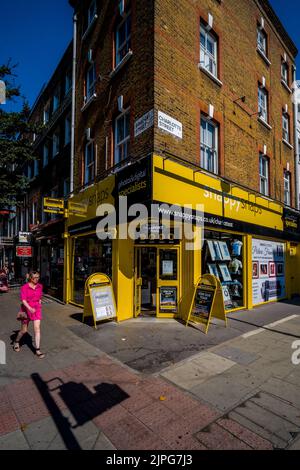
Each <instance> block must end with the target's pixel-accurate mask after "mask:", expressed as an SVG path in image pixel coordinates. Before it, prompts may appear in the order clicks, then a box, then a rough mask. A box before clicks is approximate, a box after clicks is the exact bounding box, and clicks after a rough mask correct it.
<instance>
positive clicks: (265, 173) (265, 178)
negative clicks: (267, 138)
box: [259, 155, 269, 196]
mask: <svg viewBox="0 0 300 470" xmlns="http://www.w3.org/2000/svg"><path fill="white" fill-rule="evenodd" d="M259 181H260V187H259V190H260V192H261V194H263V195H264V196H269V159H268V157H266V156H265V155H260V156H259Z"/></svg>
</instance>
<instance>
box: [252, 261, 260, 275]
mask: <svg viewBox="0 0 300 470" xmlns="http://www.w3.org/2000/svg"><path fill="white" fill-rule="evenodd" d="M258 278H259V262H258V261H253V263H252V279H258Z"/></svg>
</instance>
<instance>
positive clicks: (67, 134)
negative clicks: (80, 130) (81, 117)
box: [65, 115, 71, 145]
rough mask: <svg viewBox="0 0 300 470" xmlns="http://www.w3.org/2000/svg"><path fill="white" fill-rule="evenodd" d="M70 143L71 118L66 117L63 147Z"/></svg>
mask: <svg viewBox="0 0 300 470" xmlns="http://www.w3.org/2000/svg"><path fill="white" fill-rule="evenodd" d="M70 142H71V116H70V115H69V116H67V117H66V119H65V145H68V144H69V143H70Z"/></svg>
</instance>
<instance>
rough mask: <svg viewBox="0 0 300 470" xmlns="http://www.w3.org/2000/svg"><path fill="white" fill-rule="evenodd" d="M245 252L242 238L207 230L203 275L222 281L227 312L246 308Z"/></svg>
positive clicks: (203, 251) (203, 253) (203, 252)
mask: <svg viewBox="0 0 300 470" xmlns="http://www.w3.org/2000/svg"><path fill="white" fill-rule="evenodd" d="M243 252H244V250H243V238H242V237H241V236H238V235H232V234H228V233H221V232H214V231H210V230H205V232H204V246H203V250H202V274H212V275H214V276H216V277H217V278H218V279H219V280H220V282H221V285H222V289H223V296H224V303H225V308H226V310H232V309H235V308H239V307H244V306H245V305H244V254H243Z"/></svg>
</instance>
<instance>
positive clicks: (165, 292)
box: [160, 287, 177, 309]
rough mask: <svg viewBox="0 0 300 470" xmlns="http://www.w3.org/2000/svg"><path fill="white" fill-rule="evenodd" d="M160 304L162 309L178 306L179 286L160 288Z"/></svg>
mask: <svg viewBox="0 0 300 470" xmlns="http://www.w3.org/2000/svg"><path fill="white" fill-rule="evenodd" d="M160 306H161V308H162V309H164V308H172V309H175V308H176V307H177V287H161V288H160Z"/></svg>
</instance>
